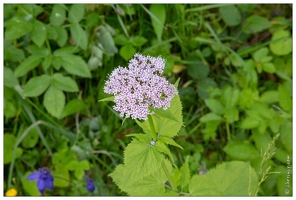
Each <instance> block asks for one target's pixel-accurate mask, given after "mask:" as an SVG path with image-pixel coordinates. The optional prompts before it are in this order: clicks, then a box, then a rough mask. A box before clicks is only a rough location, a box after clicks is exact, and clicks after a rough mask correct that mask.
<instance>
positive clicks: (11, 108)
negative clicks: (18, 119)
mask: <svg viewBox="0 0 296 200" xmlns="http://www.w3.org/2000/svg"><path fill="white" fill-rule="evenodd" d="M17 112H18V111H17V108H16V105H15V103H14V102H12V101H10V100H6V99H4V117H6V118H13V117H15V116H16V115H17Z"/></svg>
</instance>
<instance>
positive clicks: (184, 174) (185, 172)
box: [180, 157, 190, 190]
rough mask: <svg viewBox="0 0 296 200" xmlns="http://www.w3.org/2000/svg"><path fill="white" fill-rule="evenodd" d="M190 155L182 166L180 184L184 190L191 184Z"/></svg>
mask: <svg viewBox="0 0 296 200" xmlns="http://www.w3.org/2000/svg"><path fill="white" fill-rule="evenodd" d="M188 160H189V157H187V158H186V160H185V163H184V164H183V165H182V167H181V168H180V174H181V176H180V186H181V188H182V190H183V189H184V188H185V187H186V186H187V185H188V184H189V182H190V170H189V164H188Z"/></svg>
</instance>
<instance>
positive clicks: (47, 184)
mask: <svg viewBox="0 0 296 200" xmlns="http://www.w3.org/2000/svg"><path fill="white" fill-rule="evenodd" d="M27 179H28V180H30V181H34V180H37V188H38V190H39V192H40V193H41V194H42V193H43V192H44V191H45V189H46V188H48V189H50V190H52V189H53V176H52V175H51V174H50V172H49V171H48V170H47V169H45V168H39V169H38V172H33V173H31V174H29V175H28V177H27Z"/></svg>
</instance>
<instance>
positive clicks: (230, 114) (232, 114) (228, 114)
mask: <svg viewBox="0 0 296 200" xmlns="http://www.w3.org/2000/svg"><path fill="white" fill-rule="evenodd" d="M223 117H225V119H226V121H227V122H228V123H233V122H235V121H237V120H238V119H239V113H238V110H237V109H236V108H230V109H227V110H226V111H225V113H224V115H223Z"/></svg>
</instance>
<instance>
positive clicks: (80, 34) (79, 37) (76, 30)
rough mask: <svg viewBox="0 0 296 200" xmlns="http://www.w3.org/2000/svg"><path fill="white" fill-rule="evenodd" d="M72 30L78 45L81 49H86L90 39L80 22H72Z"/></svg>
mask: <svg viewBox="0 0 296 200" xmlns="http://www.w3.org/2000/svg"><path fill="white" fill-rule="evenodd" d="M70 32H71V35H72V37H73V39H74V41H75V42H76V45H77V46H79V47H81V49H83V50H86V49H87V44H88V40H87V34H86V32H85V30H84V29H83V28H82V27H81V26H80V25H79V24H72V25H71V26H70Z"/></svg>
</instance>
